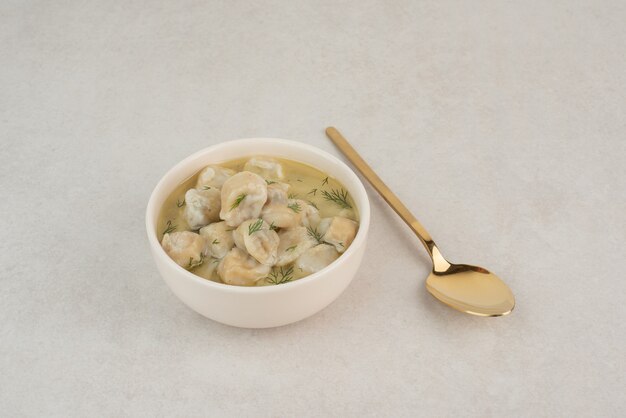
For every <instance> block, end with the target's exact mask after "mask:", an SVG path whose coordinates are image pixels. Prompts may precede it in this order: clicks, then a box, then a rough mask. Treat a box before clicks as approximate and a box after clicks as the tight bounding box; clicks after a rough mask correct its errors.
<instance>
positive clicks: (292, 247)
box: [285, 244, 298, 252]
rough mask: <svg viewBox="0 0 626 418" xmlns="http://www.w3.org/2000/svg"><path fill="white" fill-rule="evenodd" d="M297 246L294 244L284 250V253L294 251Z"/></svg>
mask: <svg viewBox="0 0 626 418" xmlns="http://www.w3.org/2000/svg"><path fill="white" fill-rule="evenodd" d="M297 246H298V245H297V244H296V245H292V246H291V247H289V248H287V249H286V250H285V252H289V251H293V250H295V249H296V247H297Z"/></svg>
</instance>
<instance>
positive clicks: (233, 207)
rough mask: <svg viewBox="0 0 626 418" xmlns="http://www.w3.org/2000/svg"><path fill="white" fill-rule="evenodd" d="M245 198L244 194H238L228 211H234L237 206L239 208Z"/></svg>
mask: <svg viewBox="0 0 626 418" xmlns="http://www.w3.org/2000/svg"><path fill="white" fill-rule="evenodd" d="M245 198H246V195H245V194H244V193H242V194H240V195H239V196H237V199H235V201H234V202H233V204H232V205H230V210H233V209H235V208H236V207H237V206H239V205H240V204H241V202H242V201H243V199H245Z"/></svg>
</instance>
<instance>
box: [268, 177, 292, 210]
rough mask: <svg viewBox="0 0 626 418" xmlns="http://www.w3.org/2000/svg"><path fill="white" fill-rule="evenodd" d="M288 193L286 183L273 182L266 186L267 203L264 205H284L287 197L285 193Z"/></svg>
mask: <svg viewBox="0 0 626 418" xmlns="http://www.w3.org/2000/svg"><path fill="white" fill-rule="evenodd" d="M288 191H289V185H288V184H287V183H281V182H278V181H275V182H273V183H270V184H268V185H267V202H266V203H265V204H266V205H285V206H287V201H288V200H289V197H288V195H287V192H288Z"/></svg>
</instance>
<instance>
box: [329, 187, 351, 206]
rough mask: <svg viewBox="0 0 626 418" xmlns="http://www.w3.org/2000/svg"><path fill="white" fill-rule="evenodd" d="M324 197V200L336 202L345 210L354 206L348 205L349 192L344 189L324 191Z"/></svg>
mask: <svg viewBox="0 0 626 418" xmlns="http://www.w3.org/2000/svg"><path fill="white" fill-rule="evenodd" d="M322 196H324V199H326V200H328V201H331V202H335V203H336V204H338V205H339V206H341V207H342V208H344V209H351V208H352V206H351V205H350V204H349V203H348V192H347V191H346V190H344V189H337V190H335V189H332V190H331V191H330V192H327V191H326V190H322Z"/></svg>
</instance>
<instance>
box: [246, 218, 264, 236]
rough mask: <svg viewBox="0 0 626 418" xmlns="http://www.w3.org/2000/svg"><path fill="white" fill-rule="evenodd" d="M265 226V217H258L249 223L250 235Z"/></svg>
mask: <svg viewBox="0 0 626 418" xmlns="http://www.w3.org/2000/svg"><path fill="white" fill-rule="evenodd" d="M261 228H263V219H257V220H256V221H254V223H252V224H250V225H248V235H252V234H254V233H255V232H257V231H260V230H261Z"/></svg>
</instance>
